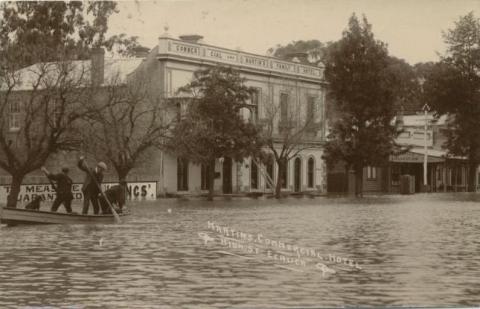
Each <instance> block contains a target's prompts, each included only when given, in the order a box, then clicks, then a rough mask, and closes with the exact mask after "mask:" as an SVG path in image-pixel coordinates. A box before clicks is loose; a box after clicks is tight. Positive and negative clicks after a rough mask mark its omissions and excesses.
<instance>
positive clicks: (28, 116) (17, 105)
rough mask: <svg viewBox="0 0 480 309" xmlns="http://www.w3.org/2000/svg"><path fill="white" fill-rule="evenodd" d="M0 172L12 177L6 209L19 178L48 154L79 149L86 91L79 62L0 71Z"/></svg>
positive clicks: (85, 74) (86, 81) (14, 196)
mask: <svg viewBox="0 0 480 309" xmlns="http://www.w3.org/2000/svg"><path fill="white" fill-rule="evenodd" d="M0 70H1V71H0V79H1V91H0V116H1V117H0V128H1V131H0V167H1V168H2V169H4V170H5V171H7V172H8V173H9V174H10V175H11V176H12V183H11V188H10V192H9V195H8V199H7V207H16V203H17V198H18V193H19V191H20V185H21V183H22V180H23V178H24V177H25V175H27V174H28V173H30V172H32V171H34V170H36V169H39V168H40V167H41V166H42V165H44V163H45V161H46V160H47V158H48V157H49V155H50V154H52V153H54V152H57V151H58V150H71V149H74V148H76V146H78V144H79V139H78V134H77V132H78V131H77V129H76V127H75V124H76V122H77V120H79V119H80V118H81V117H82V116H83V112H82V111H84V110H85V109H84V108H85V106H87V104H88V102H89V100H88V98H89V96H90V95H91V91H87V89H88V86H89V79H88V78H87V77H88V76H89V74H88V69H87V68H86V67H85V66H84V62H82V61H59V62H54V63H52V62H47V63H39V64H35V65H32V66H29V67H27V68H24V69H22V70H15V68H14V67H13V66H9V65H8V61H2V66H1V67H0Z"/></svg>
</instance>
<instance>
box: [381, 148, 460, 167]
mask: <svg viewBox="0 0 480 309" xmlns="http://www.w3.org/2000/svg"><path fill="white" fill-rule="evenodd" d="M424 157H425V149H423V148H412V149H410V151H408V152H406V153H402V154H399V155H391V156H390V159H389V161H390V162H402V163H423V159H424ZM445 159H461V160H464V159H466V158H464V157H453V156H449V155H448V154H447V152H446V151H445V150H438V149H427V162H428V163H441V162H445Z"/></svg>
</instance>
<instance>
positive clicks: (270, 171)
mask: <svg viewBox="0 0 480 309" xmlns="http://www.w3.org/2000/svg"><path fill="white" fill-rule="evenodd" d="M265 168H266V170H267V175H268V179H266V187H267V189H271V188H272V186H271V183H270V181H272V182H273V156H270V157H269V158H268V161H267V163H266V164H265Z"/></svg>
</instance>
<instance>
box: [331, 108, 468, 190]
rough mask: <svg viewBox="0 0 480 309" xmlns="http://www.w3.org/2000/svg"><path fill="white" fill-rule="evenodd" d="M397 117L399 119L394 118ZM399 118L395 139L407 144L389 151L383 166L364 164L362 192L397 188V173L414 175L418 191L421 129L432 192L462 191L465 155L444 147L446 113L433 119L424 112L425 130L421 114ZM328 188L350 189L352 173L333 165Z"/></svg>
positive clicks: (422, 154)
mask: <svg viewBox="0 0 480 309" xmlns="http://www.w3.org/2000/svg"><path fill="white" fill-rule="evenodd" d="M398 118H401V119H398ZM397 120H401V122H402V127H403V131H404V132H403V133H401V134H400V135H399V136H398V138H397V139H396V142H397V143H398V144H400V145H403V146H409V147H411V148H410V150H409V151H407V152H406V153H402V154H398V155H392V156H390V158H389V162H388V164H387V165H385V166H367V167H365V168H364V172H363V190H364V192H366V193H368V192H371V193H373V192H384V193H399V192H400V176H401V175H411V176H414V179H415V192H421V190H422V185H423V162H424V158H425V147H424V146H425V139H424V137H425V133H426V134H427V138H426V145H427V175H428V176H427V177H428V178H427V184H428V186H429V188H430V191H432V192H452V191H453V192H457V191H466V190H467V188H468V166H467V162H466V158H463V157H455V156H451V155H449V154H448V151H447V150H446V149H444V143H445V142H446V140H447V139H446V136H445V130H446V125H447V123H446V122H447V117H446V116H442V117H440V118H439V119H434V117H433V115H432V114H429V115H428V116H427V121H428V123H429V124H428V128H427V131H426V132H425V115H423V114H421V115H406V116H400V117H397ZM330 179H332V183H329V191H332V192H339V191H340V192H347V191H348V192H353V191H354V181H355V178H354V175H353V174H352V173H350V175H348V181H347V176H346V174H345V171H343V170H341V167H339V166H337V167H336V169H335V170H334V171H333V175H332V176H330V177H329V181H330Z"/></svg>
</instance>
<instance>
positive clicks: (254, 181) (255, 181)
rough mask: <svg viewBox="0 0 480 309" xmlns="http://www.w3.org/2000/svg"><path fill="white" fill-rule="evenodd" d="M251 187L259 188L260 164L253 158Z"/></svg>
mask: <svg viewBox="0 0 480 309" xmlns="http://www.w3.org/2000/svg"><path fill="white" fill-rule="evenodd" d="M250 187H251V188H252V189H258V166H257V164H256V163H255V161H253V160H252V161H251V164H250Z"/></svg>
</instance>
